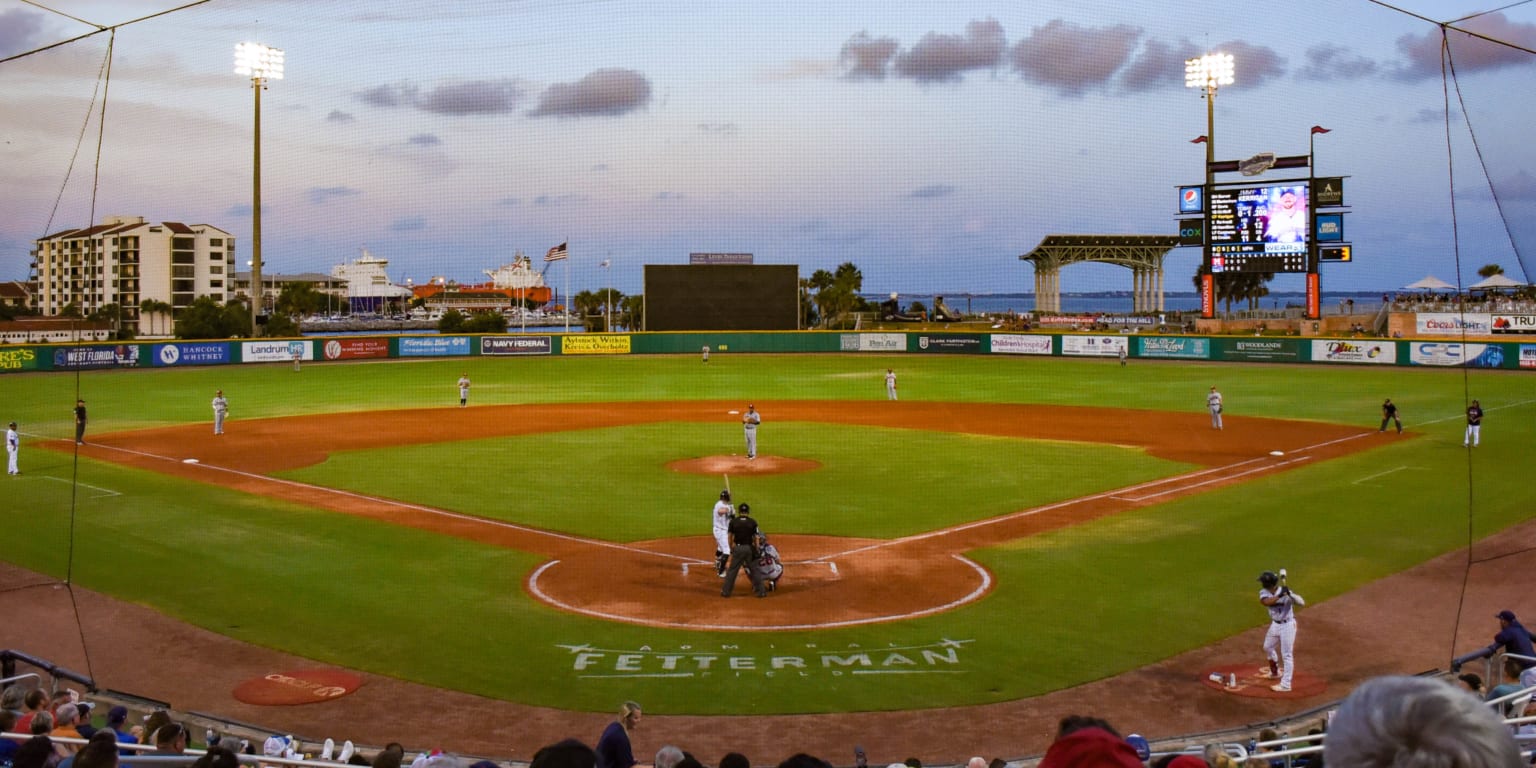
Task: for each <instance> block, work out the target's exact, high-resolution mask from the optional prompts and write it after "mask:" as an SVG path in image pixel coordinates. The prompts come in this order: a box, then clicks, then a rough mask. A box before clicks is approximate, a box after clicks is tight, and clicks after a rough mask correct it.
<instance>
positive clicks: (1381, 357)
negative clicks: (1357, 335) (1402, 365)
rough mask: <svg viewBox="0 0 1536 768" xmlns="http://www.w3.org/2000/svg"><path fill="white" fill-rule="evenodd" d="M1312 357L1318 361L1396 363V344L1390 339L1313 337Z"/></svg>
mask: <svg viewBox="0 0 1536 768" xmlns="http://www.w3.org/2000/svg"><path fill="white" fill-rule="evenodd" d="M1312 359H1313V360H1315V361H1317V362H1320V363H1376V364H1378V365H1393V364H1396V363H1397V344H1396V343H1394V342H1391V341H1360V340H1355V339H1333V340H1329V339H1313V340H1312Z"/></svg>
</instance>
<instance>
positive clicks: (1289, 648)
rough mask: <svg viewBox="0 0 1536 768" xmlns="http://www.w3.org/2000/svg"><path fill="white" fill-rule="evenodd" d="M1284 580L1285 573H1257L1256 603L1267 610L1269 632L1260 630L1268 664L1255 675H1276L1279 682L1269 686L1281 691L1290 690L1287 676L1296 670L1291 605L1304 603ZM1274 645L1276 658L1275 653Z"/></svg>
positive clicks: (1271, 677) (1273, 677)
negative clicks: (1257, 595) (1277, 652)
mask: <svg viewBox="0 0 1536 768" xmlns="http://www.w3.org/2000/svg"><path fill="white" fill-rule="evenodd" d="M1280 573H1281V574H1284V573H1285V569H1284V568H1281V569H1280ZM1284 579H1285V576H1283V575H1281V576H1276V575H1275V573H1274V571H1265V572H1263V573H1261V574H1259V584H1260V586H1261V588H1260V589H1259V602H1260V603H1263V604H1264V607H1265V608H1268V609H1269V631H1268V632H1265V633H1264V655H1265V656H1267V657H1269V666H1268V667H1266V668H1264V669H1261V670H1259V677H1262V678H1265V679H1269V680H1273V679H1275V678H1279V679H1280V680H1279V682H1277V683H1275V684H1274V685H1271V686H1270V687H1269V689H1270V690H1271V691H1279V692H1281V693H1284V692H1286V691H1289V690H1291V675H1292V674H1293V673H1294V672H1295V671H1296V654H1295V652H1296V610H1295V606H1297V605H1306V604H1307V601H1305V600H1303V599H1301V595H1297V594H1293V593H1292V592H1291V588H1290V587H1288V586H1285V585H1284V583H1283V581H1284ZM1277 647H1278V648H1279V656H1278V657H1277V656H1276V655H1275V650H1276V648H1277Z"/></svg>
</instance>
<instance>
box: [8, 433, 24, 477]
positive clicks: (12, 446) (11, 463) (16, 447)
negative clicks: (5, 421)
mask: <svg viewBox="0 0 1536 768" xmlns="http://www.w3.org/2000/svg"><path fill="white" fill-rule="evenodd" d="M20 452H21V435H18V434H16V422H14V421H13V422H11V425H10V426H9V427H7V428H6V430H5V455H6V465H5V472H6V474H8V475H19V474H21V469H20V467H18V466H17V465H16V454H18V453H20Z"/></svg>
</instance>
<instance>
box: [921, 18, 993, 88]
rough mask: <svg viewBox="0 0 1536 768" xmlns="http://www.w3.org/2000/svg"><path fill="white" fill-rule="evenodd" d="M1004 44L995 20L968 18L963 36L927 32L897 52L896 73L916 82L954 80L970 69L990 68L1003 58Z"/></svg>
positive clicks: (956, 80)
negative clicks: (900, 51) (908, 48)
mask: <svg viewBox="0 0 1536 768" xmlns="http://www.w3.org/2000/svg"><path fill="white" fill-rule="evenodd" d="M1007 45H1008V41H1007V37H1006V35H1004V34H1003V25H1002V24H1000V23H998V21H997V20H996V19H987V20H986V21H972V22H970V23H969V24H966V25H965V34H964V35H941V34H939V33H937V32H929V33H928V34H926V35H923V39H921V40H919V41H917V45H914V46H912V48H911V49H910V50H908V51H906V52H905V53H901V54H897V56H896V58H895V61H894V69H895V71H896V74H897V75H898V76H901V77H907V78H911V79H913V80H916V81H918V82H920V83H944V82H958V81H959V80H960V77H961V75H964V74H965V73H966V72H968V71H970V70H973V69H994V68H996V67H997V65H998V64H1000V63H1002V60H1003V49H1004V48H1006V47H1007Z"/></svg>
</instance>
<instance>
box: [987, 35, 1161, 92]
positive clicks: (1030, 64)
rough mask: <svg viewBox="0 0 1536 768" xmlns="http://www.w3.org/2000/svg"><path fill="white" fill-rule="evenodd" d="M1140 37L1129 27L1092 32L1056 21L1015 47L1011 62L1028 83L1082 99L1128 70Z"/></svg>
mask: <svg viewBox="0 0 1536 768" xmlns="http://www.w3.org/2000/svg"><path fill="white" fill-rule="evenodd" d="M1141 35H1142V30H1141V29H1139V28H1137V27H1133V26H1130V25H1128V24H1116V25H1115V26H1113V27H1099V28H1093V29H1090V28H1087V27H1080V26H1078V25H1076V24H1073V23H1072V22H1069V21H1062V20H1061V19H1055V20H1052V21H1051V22H1049V23H1047V24H1046V25H1045V26H1043V27H1035V28H1034V30H1033V31H1032V32H1030V35H1029V37H1026V38H1024V39H1022V40H1020V41H1019V42H1018V43H1017V44H1016V45H1014V47H1013V51H1012V54H1011V61H1012V64H1013V69H1014V70H1015V71H1016V72H1018V73H1019V75H1020V76H1022V77H1023V78H1024V79H1025V80H1028V81H1030V82H1032V83H1036V84H1039V85H1044V86H1047V87H1050V88H1054V89H1056V90H1057V91H1058V92H1060V93H1062V94H1063V95H1067V96H1081V95H1082V94H1083V93H1084V92H1085V91H1088V90H1091V89H1093V88H1097V87H1100V86H1103V85H1105V84H1106V83H1108V82H1109V80H1110V78H1111V77H1113V76H1114V74H1115V72H1117V71H1119V70H1120V68H1121V67H1123V66H1125V64H1126V62H1127V61H1129V60H1130V55H1131V52H1132V51H1133V50H1134V49H1135V47H1136V43H1137V41H1138V40H1139V39H1140V38H1141Z"/></svg>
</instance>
